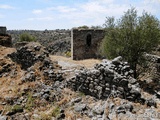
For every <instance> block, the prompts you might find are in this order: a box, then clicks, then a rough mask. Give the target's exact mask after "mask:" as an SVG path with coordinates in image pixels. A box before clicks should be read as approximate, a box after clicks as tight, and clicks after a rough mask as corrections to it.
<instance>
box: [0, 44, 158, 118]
mask: <svg viewBox="0 0 160 120" xmlns="http://www.w3.org/2000/svg"><path fill="white" fill-rule="evenodd" d="M147 56H148V57H147V58H148V61H151V60H150V58H152V62H151V63H150V64H152V68H154V69H152V72H150V74H148V73H149V72H147V73H146V74H144V75H143V76H141V79H134V78H133V77H132V74H133V71H132V70H131V69H130V67H129V65H128V63H127V62H124V61H123V58H122V57H117V58H115V59H113V60H111V61H110V60H94V59H90V60H82V61H73V60H71V58H65V57H62V56H53V55H49V53H48V51H47V49H46V48H45V47H43V46H42V45H40V44H39V43H29V44H27V45H25V46H23V47H20V48H18V49H15V48H9V47H4V46H0V94H1V96H0V120H7V119H9V120H63V119H64V120H127V119H128V120H135V119H136V120H148V119H154V120H159V119H160V94H159V92H160V91H159V90H160V88H159V78H160V77H159V72H160V71H159V67H158V66H159V60H160V57H159V56H158V55H157V56H154V57H153V56H152V55H147ZM148 70H150V69H148ZM155 76H156V77H155ZM157 76H158V77H157ZM155 83H156V84H155Z"/></svg>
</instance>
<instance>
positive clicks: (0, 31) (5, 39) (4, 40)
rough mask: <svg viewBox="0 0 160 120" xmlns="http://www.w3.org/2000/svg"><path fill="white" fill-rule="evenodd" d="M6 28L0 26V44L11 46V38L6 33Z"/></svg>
mask: <svg viewBox="0 0 160 120" xmlns="http://www.w3.org/2000/svg"><path fill="white" fill-rule="evenodd" d="M6 30H7V28H6V27H2V26H0V45H2V46H6V47H11V46H12V38H11V36H10V35H8V34H7V33H6Z"/></svg>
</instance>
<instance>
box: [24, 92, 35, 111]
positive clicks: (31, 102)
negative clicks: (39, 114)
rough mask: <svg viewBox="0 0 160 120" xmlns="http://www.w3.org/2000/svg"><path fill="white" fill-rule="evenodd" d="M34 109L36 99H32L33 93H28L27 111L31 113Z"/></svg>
mask: <svg viewBox="0 0 160 120" xmlns="http://www.w3.org/2000/svg"><path fill="white" fill-rule="evenodd" d="M33 107H34V98H33V97H32V93H28V99H27V102H26V105H25V109H27V110H28V111H31V110H32V108H33Z"/></svg>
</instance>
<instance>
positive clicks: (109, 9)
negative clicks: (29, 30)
mask: <svg viewBox="0 0 160 120" xmlns="http://www.w3.org/2000/svg"><path fill="white" fill-rule="evenodd" d="M159 5H160V0H143V1H142V0H141V1H138V2H133V1H131V0H124V1H123V2H122V1H121V2H120V1H118V0H88V2H85V3H84V2H83V3H77V4H73V5H71V6H70V5H64V6H53V7H48V8H44V9H37V10H33V11H32V13H33V14H37V16H36V17H35V16H33V17H31V18H29V19H28V20H30V21H34V20H38V21H50V22H53V20H54V23H53V24H55V25H57V24H60V25H62V24H63V25H64V27H65V28H66V26H68V28H71V27H76V26H81V25H88V26H91V25H103V24H104V22H105V17H107V16H114V17H116V18H119V17H121V16H122V15H123V14H124V12H126V11H127V10H128V9H129V8H131V6H133V7H135V8H136V9H137V11H138V15H140V14H139V13H142V12H143V10H146V11H147V12H149V13H151V14H155V15H158V12H159V11H160V7H158V6H159ZM53 16H56V17H53ZM53 26H54V25H53Z"/></svg>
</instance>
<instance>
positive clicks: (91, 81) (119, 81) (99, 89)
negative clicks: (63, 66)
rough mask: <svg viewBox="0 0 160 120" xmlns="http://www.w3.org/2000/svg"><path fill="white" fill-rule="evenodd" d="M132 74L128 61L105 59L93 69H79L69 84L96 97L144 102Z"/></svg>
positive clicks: (120, 58) (119, 58) (118, 58)
mask: <svg viewBox="0 0 160 120" xmlns="http://www.w3.org/2000/svg"><path fill="white" fill-rule="evenodd" d="M132 76H133V70H131V69H130V66H129V65H128V63H127V62H123V61H122V57H117V58H115V59H114V60H112V61H108V60H104V61H103V62H102V63H101V64H97V65H95V66H94V68H93V69H85V68H84V69H82V70H80V71H78V72H77V73H76V75H75V76H74V77H72V78H71V79H69V80H68V86H69V87H71V88H72V89H74V90H78V91H81V92H84V93H85V94H88V95H92V96H95V97H96V98H102V99H103V98H108V97H110V96H112V97H120V98H124V99H128V100H131V101H138V102H141V103H144V102H145V99H144V98H143V97H142V96H141V88H140V86H139V84H138V82H137V80H136V79H134V78H133V77H132Z"/></svg>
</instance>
